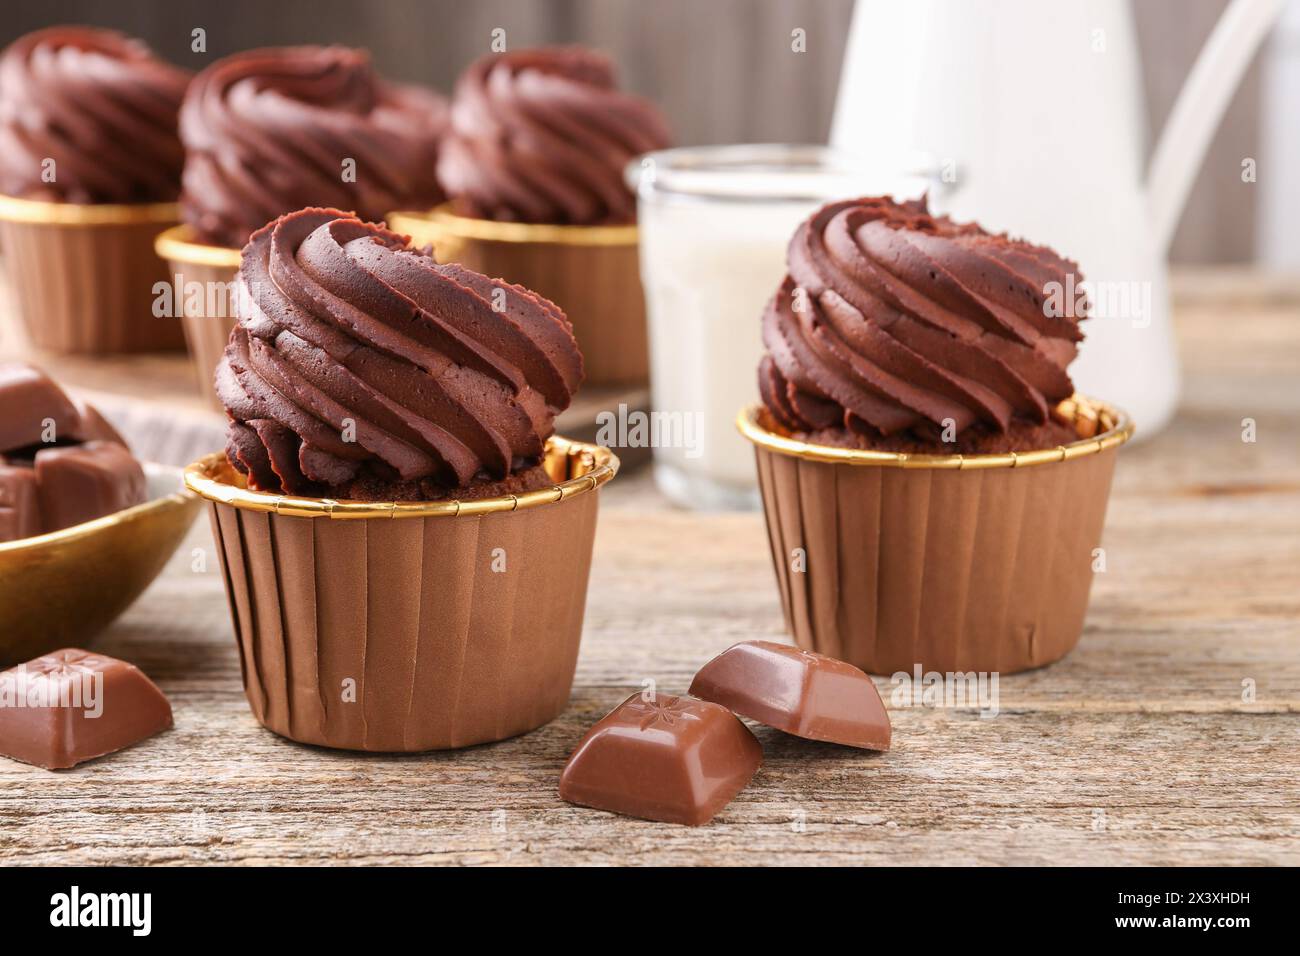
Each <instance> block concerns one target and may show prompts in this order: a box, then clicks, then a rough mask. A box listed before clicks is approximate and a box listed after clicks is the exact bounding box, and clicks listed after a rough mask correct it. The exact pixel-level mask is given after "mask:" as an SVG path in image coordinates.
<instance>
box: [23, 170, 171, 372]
mask: <svg viewBox="0 0 1300 956" xmlns="http://www.w3.org/2000/svg"><path fill="white" fill-rule="evenodd" d="M177 215H178V213H177V208H176V206H175V205H174V204H170V203H160V204H148V205H139V206H111V205H104V206H82V205H74V204H71V203H54V202H35V201H32V200H22V199H14V198H12V197H8V196H4V197H0V248H2V249H3V252H4V258H5V262H6V263H7V266H8V270H9V281H10V285H11V288H12V289H13V292H14V297H15V299H16V302H17V307H18V312H19V314H20V316H21V318H22V323H23V326H24V328H25V329H26V332H27V337H28V338H29V339H30V340H31V342H32V344H33V345H35V346H36V347H37V348H39V349H43V350H45V351H48V352H56V353H62V354H87V355H104V354H111V353H124V352H156V351H166V350H174V349H180V348H182V347H183V345H184V337H183V335H182V333H181V328H180V323H179V322H178V321H177V320H176V318H175V317H174V316H170V315H168V316H155V315H154V312H153V306H154V301H155V297H156V295H157V292H156V288H155V287H156V286H157V284H158V283H160V282H166V281H167V267H166V265H165V264H164V263H163V261H162V260H161V259H159V258H158V256H157V255H156V254H155V253H154V250H153V241H154V236H156V235H157V233H158V230H159V229H162V228H164V227H165V226H167V225H169V224H171V223H174V222H175V221H176V219H177Z"/></svg>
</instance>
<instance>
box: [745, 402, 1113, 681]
mask: <svg viewBox="0 0 1300 956" xmlns="http://www.w3.org/2000/svg"><path fill="white" fill-rule="evenodd" d="M1067 406H1068V412H1069V414H1071V415H1075V414H1079V415H1080V416H1083V415H1085V414H1086V415H1094V416H1095V417H1093V418H1092V422H1096V421H1097V420H1098V418H1099V419H1100V421H1101V422H1102V423H1103V425H1105V428H1104V429H1103V433H1102V434H1097V435H1096V436H1095V437H1092V438H1089V439H1085V440H1081V441H1079V442H1075V443H1072V444H1071V445H1067V446H1062V447H1060V448H1055V449H1039V450H1034V451H1030V452H1026V453H1020V454H1015V455H968V456H961V455H945V456H923V455H901V454H892V453H884V452H855V451H852V450H849V449H841V448H832V447H829V446H817V445H809V444H805V443H802V442H798V441H794V440H791V439H789V438H787V437H784V436H782V435H781V433H780V432H779V430H777V429H776V428H775V427H774V426H773V425H772V423H771V422H770V421H768V420H767V418H766V416H765V415H764V414H763V412H762V411H761V410H760V409H757V408H751V409H747V410H746V411H745V412H743V413H742V414H741V417H740V420H739V425H740V427H741V431H742V432H744V433H745V434H746V436H747V437H749V438H750V439H751V440H752V441H754V442H755V449H756V453H757V462H758V479H759V486H760V488H761V490H762V495H763V505H764V511H765V513H766V517H767V529H768V540H769V543H770V545H771V549H772V561H773V565H774V567H775V569H776V577H777V583H778V587H779V589H780V592H781V603H782V608H783V610H784V612H785V619H786V626H787V628H788V629H789V630H790V632H791V633H792V634H793V635H794V638H795V641H796V642H797V643H798V644H799V646H800V647H803V648H806V649H809V650H813V651H816V652H818V653H821V654H827V655H829V656H831V657H835V658H838V659H840V660H843V661H847V662H849V663H851V664H853V665H855V666H857V667H860V668H862V669H863V670H865V671H868V672H870V673H874V674H894V673H898V672H906V673H908V674H911V673H913V672H914V669H915V668H916V667H918V666H919V667H920V668H921V669H922V671H923V672H930V671H937V672H940V673H948V672H969V671H987V672H1001V673H1004V674H1005V673H1014V672H1016V671H1021V670H1026V669H1028V668H1032V667H1040V666H1042V665H1044V664H1049V663H1051V662H1052V661H1056V660H1059V659H1060V658H1062V657H1064V656H1065V655H1066V654H1067V653H1069V652H1070V650H1071V649H1073V647H1074V646H1075V644H1076V643H1077V642H1078V640H1079V636H1080V634H1081V633H1082V631H1083V622H1084V615H1085V613H1086V611H1087V606H1088V592H1089V590H1090V588H1091V584H1092V574H1093V572H1092V567H1093V560H1094V553H1093V549H1094V548H1096V547H1097V546H1098V545H1099V544H1100V541H1101V533H1102V526H1103V523H1104V521H1105V517H1106V502H1107V499H1108V497H1109V494H1110V485H1111V476H1112V475H1113V473H1114V469H1115V456H1116V449H1117V448H1118V446H1119V445H1120V444H1122V443H1123V442H1124V441H1126V440H1127V439H1128V438H1129V436H1130V435H1131V434H1132V426H1131V424H1129V422H1128V420H1127V418H1126V417H1125V416H1123V415H1122V413H1119V412H1116V411H1115V410H1113V409H1110V408H1109V407H1107V406H1102V405H1100V404H1099V403H1093V402H1090V401H1089V400H1087V399H1083V398H1080V397H1077V396H1076V398H1075V399H1073V400H1070V401H1069V402H1068V403H1062V407H1063V408H1066V407H1067ZM1083 431H1084V432H1085V433H1087V432H1088V429H1087V428H1085V429H1083Z"/></svg>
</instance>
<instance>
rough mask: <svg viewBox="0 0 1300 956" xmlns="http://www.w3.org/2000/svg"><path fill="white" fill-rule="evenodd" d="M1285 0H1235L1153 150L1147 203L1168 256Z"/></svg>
mask: <svg viewBox="0 0 1300 956" xmlns="http://www.w3.org/2000/svg"><path fill="white" fill-rule="evenodd" d="M1282 3H1283V0H1232V3H1231V5H1230V6H1229V7H1228V9H1227V10H1225V11H1224V12H1223V16H1221V17H1219V22H1218V23H1216V24H1215V25H1214V30H1213V31H1211V33H1210V36H1209V39H1207V40H1206V41H1205V46H1203V47H1202V48H1201V52H1200V55H1199V56H1198V57H1197V58H1196V63H1195V64H1193V66H1192V69H1191V72H1190V73H1188V74H1187V80H1186V81H1185V82H1184V83H1183V88H1182V90H1180V91H1179V93H1178V98H1177V99H1176V100H1175V101H1174V108H1173V109H1172V110H1170V111H1169V119H1167V120H1166V121H1165V128H1164V130H1163V131H1162V132H1161V134H1160V140H1159V142H1157V143H1156V148H1155V150H1154V151H1153V152H1152V154H1151V165H1150V167H1149V169H1148V171H1147V202H1148V208H1149V210H1150V216H1151V224H1152V233H1151V235H1152V239H1153V241H1154V248H1155V249H1156V250H1157V252H1158V253H1159V254H1160V255H1161V256H1162V257H1163V256H1164V254H1165V252H1166V250H1167V249H1168V248H1169V242H1170V240H1172V239H1173V235H1174V227H1175V226H1177V225H1178V220H1179V218H1180V216H1181V215H1182V211H1183V203H1185V202H1186V201H1187V194H1188V192H1190V191H1191V188H1192V182H1193V180H1194V179H1195V177H1196V171H1197V170H1198V169H1200V168H1201V160H1202V159H1203V158H1204V154H1205V149H1206V147H1208V146H1209V145H1210V137H1211V136H1213V135H1214V131H1215V130H1216V129H1217V128H1218V126H1219V120H1220V119H1221V118H1222V117H1223V111H1224V110H1225V109H1227V106H1228V101H1229V100H1231V99H1232V94H1233V93H1234V92H1235V91H1236V89H1237V84H1238V83H1240V82H1241V77H1242V74H1244V73H1245V72H1246V67H1247V66H1249V65H1250V61H1251V58H1252V57H1253V56H1254V55H1255V50H1256V49H1257V48H1258V47H1259V45H1260V43H1262V42H1263V40H1264V37H1265V36H1266V35H1267V34H1268V31H1269V30H1270V29H1272V27H1273V24H1274V22H1275V21H1276V20H1277V18H1278V16H1279V15H1280V14H1281V12H1282Z"/></svg>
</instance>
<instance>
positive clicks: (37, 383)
mask: <svg viewBox="0 0 1300 956" xmlns="http://www.w3.org/2000/svg"><path fill="white" fill-rule="evenodd" d="M81 425H82V421H81V412H80V411H78V409H77V406H76V405H74V404H73V402H72V400H71V399H70V398H68V396H67V395H66V394H65V393H64V391H63V389H61V388H59V386H58V385H56V384H54V381H53V379H51V378H50V377H49V376H48V375H46V374H45V373H44V372H42V371H41V370H40V369H38V368H34V367H33V366H31V365H28V364H26V363H24V362H0V452H6V451H13V450H14V449H17V448H23V447H25V446H27V445H36V444H40V443H42V442H52V441H59V440H61V439H71V438H75V437H76V435H77V433H78V432H79V430H80V428H81Z"/></svg>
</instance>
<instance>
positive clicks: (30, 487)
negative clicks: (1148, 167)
mask: <svg viewBox="0 0 1300 956" xmlns="http://www.w3.org/2000/svg"><path fill="white" fill-rule="evenodd" d="M40 533H41V503H40V499H39V498H38V497H37V494H36V471H35V470H34V469H32V468H30V467H28V466H27V465H9V464H5V461H4V459H3V458H0V541H14V540H16V539H18V538H30V537H31V536H32V535H34V534H40Z"/></svg>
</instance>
